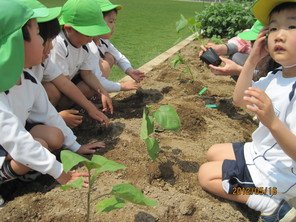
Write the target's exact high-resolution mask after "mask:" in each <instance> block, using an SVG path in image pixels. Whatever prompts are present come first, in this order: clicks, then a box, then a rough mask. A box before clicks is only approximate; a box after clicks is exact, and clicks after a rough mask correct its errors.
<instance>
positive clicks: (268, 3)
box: [252, 0, 296, 26]
mask: <svg viewBox="0 0 296 222" xmlns="http://www.w3.org/2000/svg"><path fill="white" fill-rule="evenodd" d="M284 2H296V0H259V1H256V2H255V3H254V4H253V6H252V11H253V14H254V15H255V17H256V18H257V19H258V20H259V21H260V22H261V23H262V24H263V25H264V26H267V25H269V15H270V12H271V11H272V10H273V9H274V7H276V6H277V5H279V4H281V3H284Z"/></svg>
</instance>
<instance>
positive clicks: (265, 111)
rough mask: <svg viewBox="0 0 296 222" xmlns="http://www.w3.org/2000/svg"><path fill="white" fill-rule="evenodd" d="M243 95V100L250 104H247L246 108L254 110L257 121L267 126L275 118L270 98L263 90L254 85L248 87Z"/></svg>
mask: <svg viewBox="0 0 296 222" xmlns="http://www.w3.org/2000/svg"><path fill="white" fill-rule="evenodd" d="M245 95H246V96H244V100H245V101H247V102H249V103H250V104H251V105H247V109H248V110H250V111H252V112H254V113H255V114H256V115H257V117H258V119H259V121H260V122H261V123H262V124H263V125H265V126H266V127H267V128H269V127H270V126H271V125H272V124H273V121H274V120H276V118H277V117H276V115H275V113H274V108H273V105H272V101H271V99H270V98H269V97H268V95H267V94H266V93H265V92H264V91H263V90H261V89H259V88H254V87H249V88H248V89H247V90H246V91H245ZM254 105H255V106H254Z"/></svg>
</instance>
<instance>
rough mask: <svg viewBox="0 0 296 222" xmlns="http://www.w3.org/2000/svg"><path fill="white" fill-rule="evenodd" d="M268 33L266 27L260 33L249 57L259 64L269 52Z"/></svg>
mask: <svg viewBox="0 0 296 222" xmlns="http://www.w3.org/2000/svg"><path fill="white" fill-rule="evenodd" d="M267 33H268V28H267V27H265V28H263V29H262V31H261V32H260V33H259V35H258V37H257V39H256V41H255V43H254V45H253V47H252V50H251V53H250V55H249V57H248V59H250V60H251V62H252V63H254V64H258V62H259V61H260V60H261V59H263V58H264V57H265V56H267V54H268V49H267V44H266V40H267V39H266V38H267V37H266V34H267Z"/></svg>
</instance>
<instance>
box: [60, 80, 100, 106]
mask: <svg viewBox="0 0 296 222" xmlns="http://www.w3.org/2000/svg"><path fill="white" fill-rule="evenodd" d="M76 86H77V87H78V88H79V89H80V91H81V92H82V93H83V95H84V96H85V97H86V98H87V99H90V98H91V97H93V96H94V95H95V94H96V92H95V91H94V90H93V89H91V88H90V87H89V86H88V85H87V84H86V83H85V82H84V81H80V82H79V83H77V85H76ZM73 105H74V102H73V101H72V100H71V99H69V98H68V97H67V96H64V95H62V97H61V99H60V101H59V104H58V105H57V110H59V111H61V110H65V109H69V108H70V107H71V106H73Z"/></svg>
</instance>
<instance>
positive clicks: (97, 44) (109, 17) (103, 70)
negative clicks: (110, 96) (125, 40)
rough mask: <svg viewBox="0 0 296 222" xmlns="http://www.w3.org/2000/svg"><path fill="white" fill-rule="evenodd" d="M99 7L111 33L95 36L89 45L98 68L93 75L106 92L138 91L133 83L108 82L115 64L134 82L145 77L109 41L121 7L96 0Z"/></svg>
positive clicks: (106, 0)
mask: <svg viewBox="0 0 296 222" xmlns="http://www.w3.org/2000/svg"><path fill="white" fill-rule="evenodd" d="M97 1H98V2H99V4H100V6H101V10H102V12H103V15H104V20H105V22H106V24H107V25H108V26H109V28H110V29H111V32H110V33H108V34H105V35H100V36H96V37H95V38H94V42H92V43H90V44H89V47H90V48H91V51H92V52H93V53H94V54H95V56H96V58H97V61H99V64H100V66H99V67H97V66H95V68H96V69H95V70H94V73H95V74H96V76H97V77H98V78H99V80H100V82H101V83H102V85H103V86H104V87H105V89H106V90H107V91H108V92H117V91H128V90H136V89H138V86H137V84H136V83H135V82H134V81H126V82H122V83H116V82H113V81H110V80H108V78H109V77H110V74H111V69H112V67H113V65H114V64H117V65H118V66H119V67H120V68H121V70H122V71H123V72H124V73H126V74H127V75H129V76H130V77H131V78H133V79H134V80H135V81H136V82H141V81H142V80H143V79H144V78H145V77H147V76H146V75H145V73H144V72H142V71H140V70H136V69H133V68H132V66H131V63H130V62H129V60H128V59H127V58H126V57H125V56H124V55H122V54H121V53H120V52H119V51H118V50H117V49H116V48H115V47H114V45H112V44H111V43H110V41H109V39H110V38H111V37H112V35H113V33H114V30H115V21H116V17H117V12H118V10H120V9H121V8H122V6H121V5H113V4H112V3H111V2H110V1H109V0H97Z"/></svg>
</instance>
